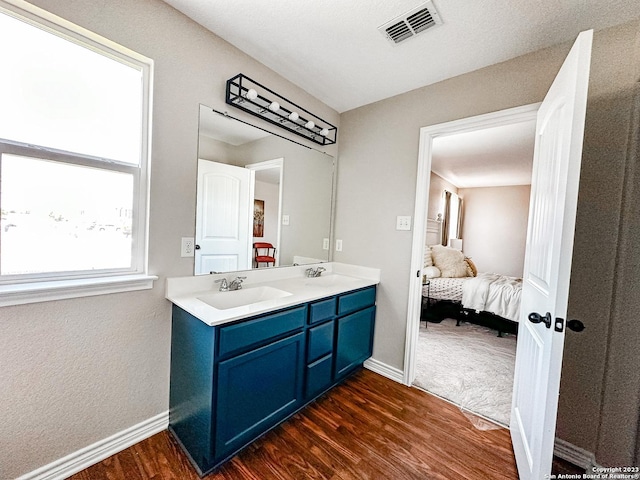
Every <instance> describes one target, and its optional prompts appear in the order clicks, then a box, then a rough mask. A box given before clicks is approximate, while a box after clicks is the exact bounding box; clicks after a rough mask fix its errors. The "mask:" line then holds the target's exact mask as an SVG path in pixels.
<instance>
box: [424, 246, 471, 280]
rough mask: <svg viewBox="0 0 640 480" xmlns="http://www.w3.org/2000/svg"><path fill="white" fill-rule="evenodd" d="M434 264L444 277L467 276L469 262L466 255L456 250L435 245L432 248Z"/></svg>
mask: <svg viewBox="0 0 640 480" xmlns="http://www.w3.org/2000/svg"><path fill="white" fill-rule="evenodd" d="M431 256H432V257H433V264H434V265H435V266H436V267H438V268H439V269H440V274H441V275H442V276H443V277H449V278H460V277H466V276H467V266H468V265H467V262H465V261H464V254H463V253H462V252H461V251H460V250H456V249H455V248H451V247H445V246H442V245H434V246H433V247H431Z"/></svg>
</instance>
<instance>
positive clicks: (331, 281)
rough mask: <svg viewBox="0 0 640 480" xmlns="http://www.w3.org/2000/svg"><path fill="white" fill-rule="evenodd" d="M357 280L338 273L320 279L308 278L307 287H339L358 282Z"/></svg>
mask: <svg viewBox="0 0 640 480" xmlns="http://www.w3.org/2000/svg"><path fill="white" fill-rule="evenodd" d="M357 281H358V279H357V278H353V277H347V276H346V275H340V274H338V273H332V274H329V275H322V276H320V277H313V278H307V281H306V282H305V285H306V286H308V287H337V286H341V285H348V284H350V283H353V282H357Z"/></svg>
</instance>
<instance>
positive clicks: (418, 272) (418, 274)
mask: <svg viewBox="0 0 640 480" xmlns="http://www.w3.org/2000/svg"><path fill="white" fill-rule="evenodd" d="M416 277H418V278H420V270H418V271H417V272H416Z"/></svg>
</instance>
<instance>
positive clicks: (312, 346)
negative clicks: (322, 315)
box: [307, 322, 334, 363]
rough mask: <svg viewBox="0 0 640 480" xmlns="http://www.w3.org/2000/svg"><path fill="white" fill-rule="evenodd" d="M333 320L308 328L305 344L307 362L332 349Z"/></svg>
mask: <svg viewBox="0 0 640 480" xmlns="http://www.w3.org/2000/svg"><path fill="white" fill-rule="evenodd" d="M333 325H334V324H333V322H327V323H324V324H322V325H318V326H317V327H313V328H310V329H309V337H308V342H309V343H308V344H307V362H308V363H310V362H314V361H316V360H317V359H318V358H320V357H322V356H324V355H326V354H327V353H331V351H332V350H333V328H334V327H333Z"/></svg>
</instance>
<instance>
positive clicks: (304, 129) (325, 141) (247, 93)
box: [226, 73, 338, 145]
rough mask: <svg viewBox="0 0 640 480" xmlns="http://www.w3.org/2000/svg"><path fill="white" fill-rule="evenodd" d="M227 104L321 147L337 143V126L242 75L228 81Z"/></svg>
mask: <svg viewBox="0 0 640 480" xmlns="http://www.w3.org/2000/svg"><path fill="white" fill-rule="evenodd" d="M265 95H268V96H269V97H270V98H267V97H266V96H265ZM226 102H227V103H228V104H229V105H232V106H234V107H236V108H239V109H240V110H244V111H245V112H247V113H250V114H251V115H255V116H256V117H260V118H262V119H263V120H266V121H267V122H269V123H272V124H274V125H278V126H279V127H282V128H284V129H285V130H288V131H290V132H292V133H295V134H296V135H300V136H301V137H304V138H306V139H308V140H311V141H312V142H315V143H318V144H320V145H331V144H334V143H336V138H337V135H338V128H337V127H335V126H333V125H331V124H330V123H329V122H327V121H325V120H323V119H322V118H320V117H318V116H316V115H314V114H313V113H311V112H309V111H308V110H305V109H304V108H302V107H301V106H299V105H296V104H295V103H293V102H291V101H289V100H287V99H286V98H284V97H283V96H281V95H278V94H277V93H276V92H274V91H273V90H270V89H269V88H267V87H265V86H264V85H261V84H259V83H258V82H256V81H254V80H251V79H250V78H249V77H247V76H246V75H243V74H242V73H239V74H238V75H236V76H235V77H233V78H230V79H229V80H227V92H226Z"/></svg>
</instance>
